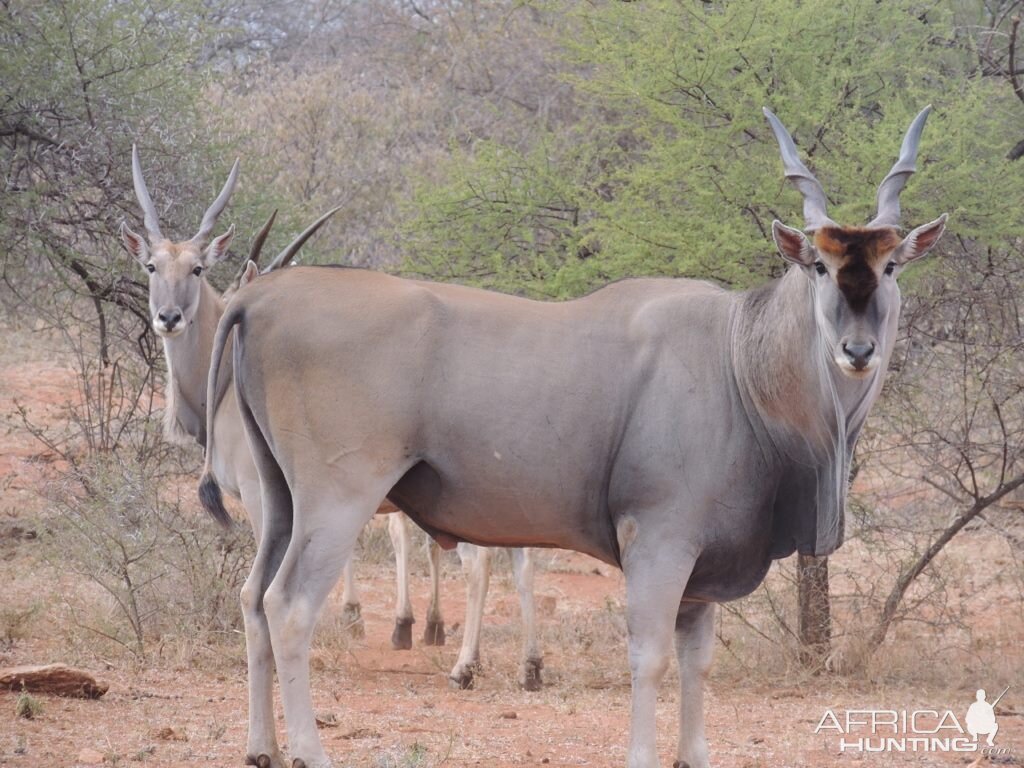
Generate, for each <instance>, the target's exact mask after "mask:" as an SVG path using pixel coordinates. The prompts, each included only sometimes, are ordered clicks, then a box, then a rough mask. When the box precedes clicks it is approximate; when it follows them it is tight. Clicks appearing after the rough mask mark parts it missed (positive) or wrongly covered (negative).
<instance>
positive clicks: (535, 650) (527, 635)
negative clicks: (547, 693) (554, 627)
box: [509, 547, 544, 691]
mask: <svg viewBox="0 0 1024 768" xmlns="http://www.w3.org/2000/svg"><path fill="white" fill-rule="evenodd" d="M509 551H510V552H511V554H512V573H513V575H514V576H515V580H516V591H517V592H518V593H519V609H520V614H521V616H520V618H521V620H522V623H523V661H522V664H521V665H520V667H519V686H520V687H521V688H523V689H524V690H527V691H539V690H540V689H541V687H542V685H543V681H542V680H541V670H542V669H543V668H544V659H543V657H542V656H541V653H540V649H539V647H538V645H537V610H536V606H535V605H534V601H533V552H531V551H530V549H528V548H526V547H521V548H519V547H517V548H515V549H511V550H509Z"/></svg>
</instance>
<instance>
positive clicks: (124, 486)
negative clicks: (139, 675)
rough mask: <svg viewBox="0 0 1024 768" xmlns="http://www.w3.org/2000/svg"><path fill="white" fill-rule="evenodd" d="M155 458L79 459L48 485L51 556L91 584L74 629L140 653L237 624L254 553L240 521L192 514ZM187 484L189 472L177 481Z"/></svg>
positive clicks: (48, 553)
mask: <svg viewBox="0 0 1024 768" xmlns="http://www.w3.org/2000/svg"><path fill="white" fill-rule="evenodd" d="M155 464H156V457H154V456H151V457H149V458H148V459H146V458H143V459H140V460H137V461H132V460H126V459H124V458H121V457H118V456H116V455H113V454H109V455H105V456H100V457H97V458H94V459H91V460H89V461H87V462H83V463H79V464H78V465H76V466H75V467H73V468H72V469H70V470H69V471H68V472H66V473H65V474H64V475H63V476H62V477H61V478H60V479H59V480H58V481H55V482H53V483H52V484H51V485H50V486H49V489H48V495H49V498H50V501H51V503H52V505H53V509H54V511H55V512H56V513H57V515H56V516H55V517H54V518H53V520H52V521H51V527H50V530H49V531H48V532H47V535H46V536H44V547H45V552H46V557H47V559H48V560H49V562H50V563H51V564H52V565H53V566H54V567H55V568H56V569H58V570H59V571H62V572H65V573H66V572H71V573H74V574H76V575H78V576H80V577H82V578H83V579H84V580H86V581H87V582H88V583H90V584H92V585H94V586H95V587H97V588H98V595H99V598H100V599H99V600H96V601H92V604H90V605H88V606H87V607H85V608H83V607H80V606H72V605H71V603H70V602H68V605H69V607H70V608H71V609H72V614H73V617H74V620H75V624H76V626H77V627H79V628H81V629H83V630H86V631H88V632H90V633H91V634H94V635H97V636H100V637H103V638H106V639H107V640H109V641H111V642H113V643H114V644H116V645H118V646H120V647H122V648H124V649H126V650H127V651H129V652H131V653H132V654H133V655H134V656H136V657H137V658H139V659H140V660H142V659H145V658H146V656H147V653H148V652H149V651H150V649H151V648H152V647H153V644H154V643H155V642H159V643H160V644H161V645H162V644H163V643H164V642H165V641H166V640H167V639H171V638H173V639H177V640H182V641H186V642H189V643H196V642H204V641H208V640H210V639H212V637H213V636H215V635H222V634H224V633H230V632H234V631H235V630H238V629H239V628H240V626H241V615H240V609H239V606H238V593H239V590H240V589H241V586H242V583H243V582H244V580H245V577H246V576H247V574H248V571H249V565H250V563H251V560H252V556H253V553H254V546H255V545H254V541H253V536H252V532H251V531H250V529H249V528H248V526H247V525H239V526H236V527H235V528H234V529H233V530H231V531H229V532H224V531H222V530H220V529H219V528H217V527H216V526H215V525H214V524H213V523H212V522H211V521H209V520H207V519H205V518H204V517H197V516H196V515H195V514H194V513H193V512H192V509H193V508H194V507H192V506H191V505H190V506H189V507H186V506H184V505H183V504H182V502H181V498H180V496H179V495H178V494H177V493H176V492H175V489H173V488H171V489H170V490H169V489H168V483H167V482H166V481H165V480H162V479H160V478H161V475H162V474H163V473H162V472H159V471H157V466H155ZM180 479H181V480H183V481H184V484H185V487H191V483H190V482H189V480H190V479H191V478H190V477H184V478H180Z"/></svg>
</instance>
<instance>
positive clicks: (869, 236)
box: [814, 227, 901, 312]
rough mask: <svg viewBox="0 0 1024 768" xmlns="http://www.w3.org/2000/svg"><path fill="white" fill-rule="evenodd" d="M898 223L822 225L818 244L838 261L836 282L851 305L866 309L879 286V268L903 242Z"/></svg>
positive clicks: (818, 231) (858, 308)
mask: <svg viewBox="0 0 1024 768" xmlns="http://www.w3.org/2000/svg"><path fill="white" fill-rule="evenodd" d="M900 239H901V238H900V236H899V234H898V233H897V231H896V229H895V228H894V227H884V228H883V227H879V228H874V227H822V228H821V229H819V230H817V231H816V232H815V233H814V247H815V248H817V249H818V251H819V252H820V253H823V254H825V255H827V257H828V258H829V259H830V260H832V261H834V266H835V267H836V268H837V272H836V283H837V284H838V285H839V290H840V291H842V294H843V296H844V297H846V301H847V303H848V304H849V305H850V308H851V309H852V310H853V311H855V312H862V311H863V310H864V309H865V308H866V307H867V305H868V302H869V301H870V300H871V296H872V295H873V294H874V292H875V289H876V288H878V273H877V271H876V270H878V268H879V267H881V266H882V265H883V264H884V262H885V261H886V260H887V259H888V258H889V255H890V254H891V253H892V252H893V250H894V249H895V248H896V246H898V245H899V244H900Z"/></svg>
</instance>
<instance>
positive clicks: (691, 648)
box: [676, 602, 715, 768]
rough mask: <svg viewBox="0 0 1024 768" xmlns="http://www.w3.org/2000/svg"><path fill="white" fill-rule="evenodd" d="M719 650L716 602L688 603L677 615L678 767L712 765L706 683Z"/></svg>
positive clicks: (696, 767) (704, 766) (697, 767)
mask: <svg viewBox="0 0 1024 768" xmlns="http://www.w3.org/2000/svg"><path fill="white" fill-rule="evenodd" d="M714 649H715V604H714V603H689V602H684V603H683V604H682V605H681V606H680V607H679V613H678V614H677V616H676V657H677V658H678V660H679V745H678V748H677V750H676V767H677V768H708V765H709V763H708V743H707V739H706V738H705V736H704V682H705V680H706V679H707V675H708V671H709V670H710V669H711V657H712V655H713V652H714Z"/></svg>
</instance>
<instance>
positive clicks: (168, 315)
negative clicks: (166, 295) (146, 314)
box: [156, 309, 181, 331]
mask: <svg viewBox="0 0 1024 768" xmlns="http://www.w3.org/2000/svg"><path fill="white" fill-rule="evenodd" d="M156 317H157V319H158V320H159V321H160V322H161V323H163V324H164V328H166V329H167V330H168V331H173V330H174V326H176V325H177V324H178V323H180V322H181V310H180V309H162V310H160V311H159V312H157V314H156Z"/></svg>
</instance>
